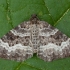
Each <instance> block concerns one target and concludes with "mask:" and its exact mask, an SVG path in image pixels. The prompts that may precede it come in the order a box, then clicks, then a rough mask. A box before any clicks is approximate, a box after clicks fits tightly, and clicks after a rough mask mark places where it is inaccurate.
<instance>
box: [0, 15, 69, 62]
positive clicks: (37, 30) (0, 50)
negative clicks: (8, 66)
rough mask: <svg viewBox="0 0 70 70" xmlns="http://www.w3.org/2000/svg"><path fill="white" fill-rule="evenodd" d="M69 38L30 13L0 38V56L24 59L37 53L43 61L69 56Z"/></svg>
mask: <svg viewBox="0 0 70 70" xmlns="http://www.w3.org/2000/svg"><path fill="white" fill-rule="evenodd" d="M69 50H70V38H68V37H67V36H66V35H65V34H63V33H61V32H60V31H59V30H58V29H56V28H54V27H52V26H51V25H49V24H48V23H47V22H44V21H40V20H39V19H38V18H37V16H36V15H32V17H31V19H30V21H27V22H23V23H21V24H20V25H18V26H17V27H16V28H14V29H12V30H10V31H9V33H7V34H6V35H4V37H2V38H1V39H0V57H1V58H6V59H11V60H18V61H22V60H23V61H24V60H25V59H27V58H30V57H32V56H33V53H37V56H38V57H40V58H41V59H43V60H45V61H52V60H53V59H58V58H64V57H68V56H70V51H69Z"/></svg>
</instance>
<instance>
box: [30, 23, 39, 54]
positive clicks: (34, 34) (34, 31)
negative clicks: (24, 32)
mask: <svg viewBox="0 0 70 70" xmlns="http://www.w3.org/2000/svg"><path fill="white" fill-rule="evenodd" d="M31 41H32V44H33V49H34V53H36V52H37V48H38V41H39V29H38V25H37V24H33V25H32V28H31Z"/></svg>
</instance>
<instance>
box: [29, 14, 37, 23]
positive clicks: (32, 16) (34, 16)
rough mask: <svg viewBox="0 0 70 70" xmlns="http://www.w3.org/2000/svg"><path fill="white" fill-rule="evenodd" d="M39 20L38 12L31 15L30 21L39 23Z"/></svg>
mask: <svg viewBox="0 0 70 70" xmlns="http://www.w3.org/2000/svg"><path fill="white" fill-rule="evenodd" d="M37 20H38V17H37V15H36V14H33V15H31V18H30V21H31V22H32V23H37Z"/></svg>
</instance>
